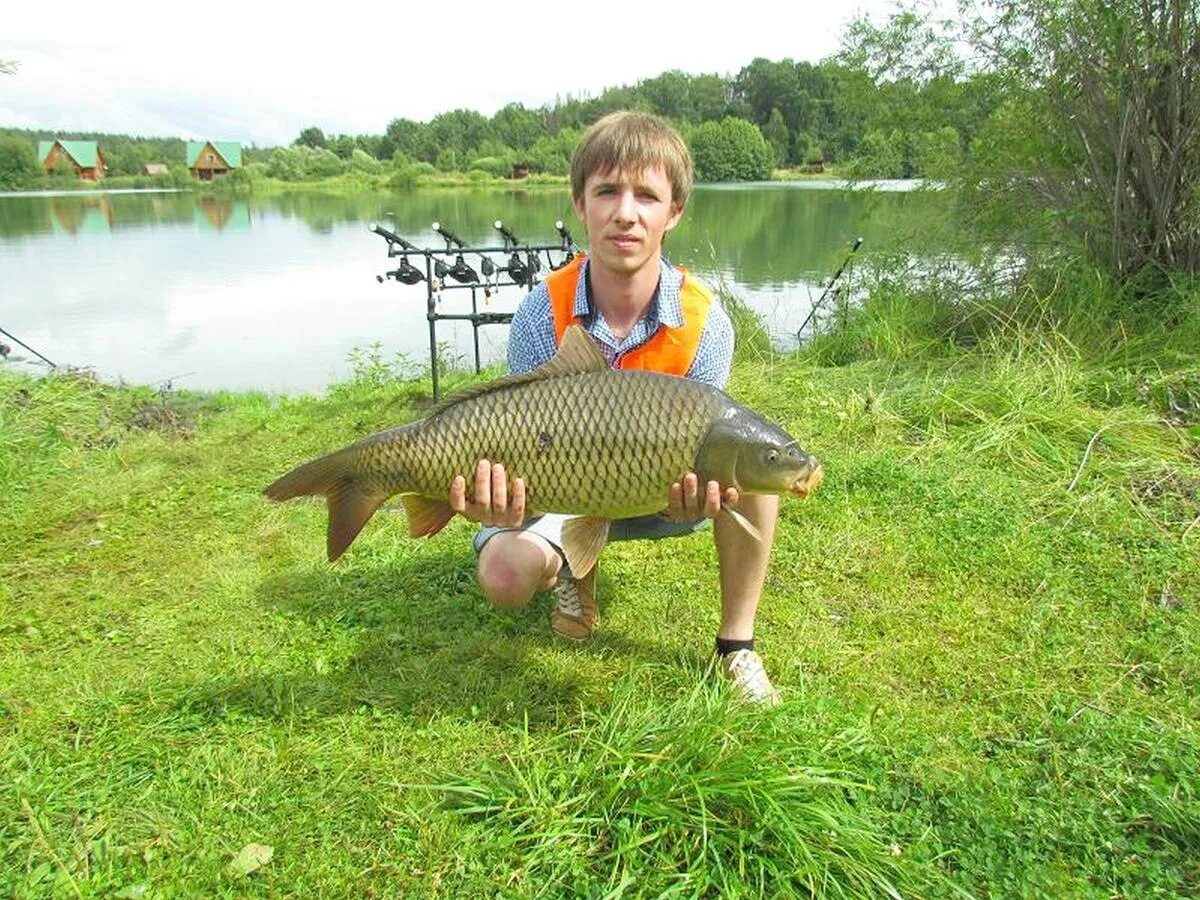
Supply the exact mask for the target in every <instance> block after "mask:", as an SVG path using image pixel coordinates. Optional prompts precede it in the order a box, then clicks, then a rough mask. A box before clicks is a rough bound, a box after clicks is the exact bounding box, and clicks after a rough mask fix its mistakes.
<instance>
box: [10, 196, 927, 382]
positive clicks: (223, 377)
mask: <svg viewBox="0 0 1200 900" xmlns="http://www.w3.org/2000/svg"><path fill="white" fill-rule="evenodd" d="M936 215H939V210H938V199H937V198H936V197H931V196H929V195H926V194H912V193H907V194H906V193H853V194H852V193H847V192H844V191H828V190H825V191H821V190H812V189H795V188H793V187H791V186H782V187H781V186H770V187H767V188H761V187H742V188H734V189H730V188H725V187H722V188H709V187H701V188H699V189H697V191H696V193H695V195H694V199H693V201H692V203H691V205H690V207H689V210H688V214H687V216H686V217H685V219H684V221H683V222H682V223H681V225H680V226H679V228H678V229H676V231H675V232H673V233H672V234H671V236H670V239H669V241H668V248H667V249H668V253H669V254H670V255H671V256H672V258H673V259H674V260H675V261H676V262H679V263H681V264H684V265H686V266H688V267H689V268H690V269H692V270H693V271H696V272H697V273H699V274H700V275H702V276H704V277H706V278H708V279H710V280H723V281H724V282H725V283H726V284H727V285H728V286H729V287H731V288H732V289H734V290H735V291H737V292H738V293H739V294H740V295H741V296H742V297H743V298H745V299H746V300H747V301H748V302H749V303H750V304H751V306H753V307H754V308H755V309H757V310H758V311H759V312H760V313H762V314H763V315H764V316H765V317H766V318H767V320H768V324H769V326H770V328H771V330H772V331H773V332H774V333H775V334H776V335H778V336H779V338H780V341H781V342H786V341H787V340H790V339H791V335H792V334H794V332H795V329H796V327H798V325H799V323H800V322H801V321H802V320H803V318H804V316H805V315H806V313H807V311H808V308H809V305H810V303H811V301H812V300H813V299H815V297H816V296H817V294H819V290H820V288H819V286H820V284H821V283H822V282H823V281H824V280H826V279H827V278H828V277H829V275H830V274H831V272H832V271H833V270H834V269H835V268H836V267H837V264H838V262H839V259H840V255H841V254H842V253H843V252H844V251H845V250H846V249H848V247H849V246H850V245H851V244H852V242H853V240H854V238H855V237H857V236H859V235H862V236H863V237H864V238H865V239H866V246H865V248H864V249H865V250H871V249H874V250H880V249H886V248H888V247H892V246H895V245H896V243H897V241H898V240H899V239H901V238H902V237H903V236H904V235H905V234H907V233H909V232H911V230H912V229H913V228H914V227H915V225H916V223H917V222H918V221H919V220H921V219H922V218H923V217H928V216H936ZM496 219H503V220H504V222H505V223H506V225H508V226H509V227H510V228H511V229H512V230H513V231H515V232H516V234H517V235H518V236H520V237H521V238H522V239H523V240H527V241H530V242H535V243H553V242H555V241H556V240H557V233H556V231H555V229H554V222H555V220H559V219H561V220H563V221H564V222H566V223H567V224H568V227H570V228H572V230H573V231H574V233H575V235H576V238H577V239H579V240H580V241H582V238H583V235H582V232H581V230H580V228H579V226H578V223H577V222H576V220H575V217H574V211H573V210H572V207H571V203H570V197H569V194H568V192H567V190H566V189H565V188H561V189H557V188H556V189H536V188H534V189H528V190H514V191H495V190H437V191H417V192H413V193H408V194H388V193H377V194H361V195H353V196H335V195H328V194H320V193H290V194H286V195H283V196H279V197H272V198H265V199H264V198H257V199H251V200H245V199H241V198H237V199H234V198H228V197H217V196H205V195H195V194H191V193H154V192H139V193H131V194H99V195H96V194H90V195H83V196H56V197H30V196H19V197H0V284H3V285H4V288H5V290H4V301H3V306H2V307H0V327H3V328H5V329H7V330H9V331H11V332H12V333H14V334H16V335H18V336H19V337H20V338H21V339H22V340H24V341H26V342H27V343H29V344H30V345H31V346H34V347H36V348H37V349H39V350H40V351H41V352H43V353H45V354H46V355H47V356H49V357H51V358H52V359H54V360H55V361H57V362H59V363H60V364H73V365H87V366H92V367H94V368H95V369H96V370H97V371H98V372H100V373H101V374H102V375H104V376H106V377H110V378H118V377H120V378H125V379H126V380H129V381H134V382H139V383H157V382H159V381H162V380H165V379H168V378H171V379H173V380H175V382H176V383H177V384H179V385H184V386H188V387H194V388H205V389H208V388H220V387H227V388H261V389H264V390H272V391H288V392H294V391H315V390H320V389H321V388H323V387H324V386H325V385H327V384H328V383H329V382H331V381H333V380H335V379H339V378H344V377H346V375H347V374H348V373H349V371H350V365H349V362H348V358H349V354H350V351H351V350H352V349H354V348H355V347H359V348H365V347H369V346H370V345H372V344H373V343H375V342H378V343H379V344H380V345H381V347H382V351H383V353H384V355H385V356H387V357H392V356H394V355H395V354H397V353H400V354H404V355H406V356H407V357H409V358H410V359H411V360H413V362H414V364H415V365H418V366H419V365H422V364H424V363H425V362H426V361H427V360H428V352H429V351H428V340H429V338H428V331H427V328H426V320H425V301H426V294H425V287H424V285H423V284H417V285H413V286H411V287H410V286H405V285H400V284H397V283H395V282H388V283H386V284H384V285H380V284H378V283H377V282H376V281H375V276H376V275H378V274H380V273H382V272H384V271H385V270H386V269H389V268H394V261H389V260H388V259H387V258H386V253H385V250H386V246H385V244H384V242H383V241H382V240H380V239H379V238H378V237H376V236H374V235H371V234H370V233H368V231H367V224H368V223H369V222H372V221H379V222H382V223H384V224H386V225H387V226H388V227H389V228H391V229H393V230H395V231H396V232H398V233H399V234H401V235H403V236H404V237H405V238H407V239H408V240H410V241H412V242H413V243H415V244H417V245H418V246H441V245H442V242H441V239H440V238H439V237H438V236H437V235H436V234H435V233H434V232H433V231H432V230H431V228H430V224H431V223H432V222H433V221H435V220H437V221H440V222H442V223H444V224H445V225H447V226H449V227H450V228H452V229H453V230H454V231H455V232H457V233H458V234H459V235H460V236H461V237H462V238H463V239H464V240H465V241H467V242H468V243H470V244H476V245H492V246H495V245H497V244H499V242H500V241H499V235H498V234H497V233H496V231H495V229H494V228H493V222H494V221H495V220H496ZM472 262H473V264H474V263H475V262H477V260H473V261H472ZM497 262H498V263H499V262H501V260H499V259H497ZM522 293H523V292H522V291H521V290H519V289H517V288H509V289H505V290H502V291H501V292H500V293H499V294H497V295H496V296H494V297H492V298H490V299H489V300H486V301H485V300H484V298H483V296H482V292H480V295H479V308H480V309H481V310H492V311H511V310H512V309H515V307H516V305H517V303H518V302H519V301H520V299H521V296H522ZM440 309H441V310H442V311H443V312H466V311H468V310H469V309H470V296H469V292H466V291H456V292H447V294H446V295H445V296H444V298H443V299H442V301H441V306H440ZM481 334H482V338H483V339H482V347H483V356H484V357H485V359H487V360H496V359H500V358H502V357H503V353H504V347H505V342H506V339H507V328H506V327H503V326H487V327H485V328H484V329H483V330H482V331H481ZM438 338H439V340H440V341H441V342H442V343H443V344H444V345H445V349H446V352H447V354H448V355H449V356H451V357H458V358H461V359H469V358H470V357H471V355H472V341H471V328H470V326H469V325H466V324H461V323H439V325H438Z"/></svg>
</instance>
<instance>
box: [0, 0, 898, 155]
mask: <svg viewBox="0 0 1200 900" xmlns="http://www.w3.org/2000/svg"><path fill="white" fill-rule="evenodd" d="M893 5H894V4H893V2H892V0H859V2H857V3H849V4H846V5H844V6H843V5H842V4H837V3H820V4H818V3H811V2H810V3H781V2H762V0H735V2H733V3H728V4H724V5H723V6H715V5H714V7H713V10H712V11H710V12H706V13H698V12H697V9H698V8H699V7H700V6H701V4H700V3H698V2H689V3H682V2H676V0H669V2H644V0H643V2H641V3H637V2H610V3H603V4H590V5H589V4H588V3H587V2H575V3H567V2H557V3H549V2H545V0H517V2H508V3H477V2H474V0H457V2H411V0H410V2H405V0H393V2H391V3H386V4H384V3H361V2H354V0H342V2H333V3H331V2H327V0H326V2H322V0H314V2H309V3H303V4H302V3H290V4H277V3H241V4H239V3H230V4H215V3H214V4H192V5H187V4H185V5H180V4H176V3H163V2H156V3H153V4H152V3H147V2H143V0H133V2H121V3H116V4H101V5H100V6H97V5H96V4H94V3H89V4H84V3H81V2H79V0H63V2H57V3H53V4H33V3H12V4H7V6H8V7H9V8H8V9H6V11H5V14H4V23H3V33H2V34H0V60H16V61H17V62H18V63H19V67H18V69H17V71H16V74H14V75H0V126H5V127H15V128H46V129H50V130H58V131H67V130H76V131H97V132H107V133H118V134H131V135H139V136H148V137H149V136H152V137H181V138H191V139H209V140H232V141H241V142H242V143H244V144H256V145H258V146H273V145H279V144H288V143H291V142H292V141H293V140H295V138H296V136H297V135H299V133H300V131H301V130H302V129H303V128H305V127H307V126H309V125H315V126H317V127H318V128H320V129H321V130H322V131H324V132H325V133H326V134H341V133H346V134H382V133H383V131H384V129H385V128H386V127H387V124H388V122H390V121H391V120H392V119H396V118H409V119H415V120H418V121H428V120H429V119H431V118H432V117H433V116H435V115H437V114H438V113H440V112H446V111H449V110H452V109H457V108H467V109H474V110H476V111H478V112H481V113H483V114H485V115H491V114H492V113H494V112H495V111H496V110H497V109H499V108H500V107H502V106H504V105H505V104H507V103H512V102H518V103H523V104H524V105H525V106H527V107H531V108H536V107H539V106H541V105H543V104H546V103H553V102H554V100H555V98H557V97H561V98H566V97H567V96H568V95H572V96H576V97H580V96H596V95H598V94H599V93H600V92H601V91H602V90H603V89H604V88H606V87H612V86H616V85H621V84H630V85H632V84H634V83H636V82H637V81H639V80H641V79H644V78H649V77H653V76H655V75H658V74H661V73H662V72H664V71H667V70H670V69H679V70H682V71H684V72H688V73H693V74H700V73H717V74H720V75H735V74H736V73H737V72H738V71H739V70H740V69H741V68H742V67H743V66H745V65H746V64H748V63H749V62H750V61H751V60H753V59H754V58H756V57H764V58H766V59H771V60H781V59H785V58H790V59H793V60H797V61H799V60H807V61H810V62H817V61H818V60H820V59H822V58H824V57H826V56H829V55H830V54H832V53H834V52H836V50H837V49H838V43H839V38H840V36H841V33H842V30H843V28H844V26H845V24H846V23H847V22H848V21H849V20H850V18H851V17H852V16H853V15H854V14H856V13H867V14H871V15H874V16H876V17H878V16H881V15H883V14H884V13H886V11H888V10H889V9H891V8H892V6H893ZM302 10H303V11H302Z"/></svg>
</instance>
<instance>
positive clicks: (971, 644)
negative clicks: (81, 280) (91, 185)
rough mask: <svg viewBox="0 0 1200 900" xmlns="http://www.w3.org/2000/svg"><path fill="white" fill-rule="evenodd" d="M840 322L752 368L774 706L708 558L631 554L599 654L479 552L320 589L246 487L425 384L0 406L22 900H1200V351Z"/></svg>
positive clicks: (7, 378)
mask: <svg viewBox="0 0 1200 900" xmlns="http://www.w3.org/2000/svg"><path fill="white" fill-rule="evenodd" d="M854 328H858V329H860V330H859V331H857V332H855V334H856V335H857V337H855V338H854V339H853V340H849V339H846V338H844V337H843V338H841V340H842V343H841V344H840V345H838V346H837V347H833V345H832V344H829V343H826V344H824V345H818V346H814V348H813V349H812V350H811V351H810V352H808V353H807V354H805V355H801V356H795V357H790V358H780V357H778V356H776V355H773V354H770V353H757V352H756V353H747V354H743V355H742V357H740V359H739V362H738V364H737V366H736V369H735V375H734V384H735V386H736V388H735V391H734V392H735V393H736V394H737V395H738V396H739V397H740V398H741V399H743V400H744V401H746V402H748V403H750V404H752V405H753V406H755V407H756V408H758V409H760V410H762V411H763V412H764V413H766V414H768V415H770V416H771V417H773V418H775V419H777V420H779V421H781V422H782V423H783V424H785V425H786V426H787V427H788V428H789V429H790V430H792V431H793V433H794V434H796V435H797V436H799V437H800V438H801V440H802V443H804V444H805V446H806V447H807V448H808V449H811V450H813V451H814V452H817V453H819V454H820V455H821V456H822V457H823V458H824V460H825V461H826V466H827V478H826V482H825V484H824V485H823V486H822V488H821V490H820V491H818V492H817V493H816V495H814V496H813V497H812V498H810V499H809V500H808V501H806V502H799V501H794V502H793V501H788V502H786V503H785V504H784V509H783V516H782V522H781V524H780V527H779V533H778V537H777V542H776V548H775V552H774V557H773V563H772V568H771V573H770V576H769V579H768V584H767V588H766V595H765V598H764V601H763V605H762V608H761V610H760V615H759V631H758V637H759V646H760V649H761V650H762V652H763V654H764V658H765V659H766V661H767V665H768V669H769V670H770V671H771V673H772V675H773V676H774V678H775V681H776V683H777V684H779V685H780V686H781V688H782V689H783V691H784V695H785V703H784V705H783V706H782V707H780V708H779V709H777V710H774V711H770V712H762V711H757V710H746V709H742V708H739V707H738V706H736V705H731V704H730V703H729V702H728V698H727V697H726V695H725V692H724V690H723V689H722V686H721V685H719V684H716V683H714V681H713V680H712V679H710V678H706V677H705V661H706V654H707V652H708V650H709V648H710V646H711V641H712V636H713V634H714V632H715V629H716V623H717V599H716V598H717V593H716V572H715V568H714V562H713V560H714V557H713V551H712V547H711V545H710V543H709V541H710V539H709V538H707V537H706V536H705V535H695V536H693V537H689V538H686V539H677V540H674V541H671V542H666V543H662V542H660V543H647V544H641V545H637V544H619V545H614V546H612V547H610V548H609V549H608V550H606V552H605V558H604V564H603V569H602V572H601V576H600V592H601V594H600V602H601V612H602V625H601V629H600V632H599V634H598V635H597V637H596V639H595V640H594V641H593V642H591V643H589V644H587V645H583V646H575V645H567V644H565V643H561V642H557V641H555V640H554V639H552V637H551V635H550V633H549V629H548V625H547V621H546V619H547V614H548V608H547V601H546V598H540V599H538V600H536V601H535V602H534V603H533V604H532V605H531V606H530V608H528V609H527V610H524V611H521V612H518V613H516V614H509V613H503V612H499V611H497V610H494V609H492V608H491V607H490V606H489V605H488V604H487V603H486V601H485V600H484V599H483V598H482V596H481V595H480V593H479V591H478V588H477V587H476V585H475V583H474V578H473V573H472V555H471V552H470V548H469V537H470V534H471V529H470V527H469V526H468V525H466V524H465V523H461V522H455V523H452V525H451V526H450V527H449V528H448V529H447V530H446V531H445V532H443V534H441V535H439V536H437V537H435V538H433V539H430V540H422V541H412V540H409V539H408V538H406V537H405V536H404V530H403V527H402V523H401V522H400V521H399V520H398V519H397V518H396V516H395V515H393V514H390V513H381V514H380V515H379V516H377V517H376V519H375V520H373V521H372V522H371V523H370V525H368V527H367V529H366V531H365V532H364V533H363V535H362V536H361V537H360V538H359V539H358V540H357V541H356V542H355V544H354V546H353V547H352V548H351V550H350V551H349V553H348V554H347V556H346V557H345V559H344V560H343V561H342V562H340V563H339V564H337V565H334V566H330V565H328V564H327V563H326V562H325V561H324V559H323V550H322V548H323V546H324V528H325V514H324V510H323V508H322V507H321V506H320V505H319V504H316V503H291V504H285V505H282V506H274V505H271V504H269V503H268V502H267V501H265V500H264V499H263V498H262V497H261V495H260V491H261V488H262V486H263V485H265V484H266V483H268V482H269V481H270V480H271V479H272V478H274V477H275V476H276V475H278V474H279V473H280V472H282V471H284V470H285V469H286V468H288V467H290V466H291V465H292V464H294V463H295V462H296V461H298V460H301V459H304V458H306V457H309V456H310V455H313V454H316V453H318V452H320V451H322V450H325V449H328V448H331V447H334V446H339V445H341V444H343V443H344V442H346V441H347V440H349V439H351V438H353V437H355V436H358V435H360V434H363V433H366V432H369V431H372V430H376V429H379V428H381V427H384V426H388V425H393V424H396V423H398V422H401V421H404V420H406V419H407V418H409V417H411V416H412V415H413V413H412V409H414V408H417V407H419V406H420V405H421V404H422V403H423V402H424V400H425V396H424V391H425V389H424V388H423V387H422V385H421V384H419V383H397V382H393V381H390V380H389V379H387V378H386V377H383V375H382V374H381V372H379V371H376V370H375V369H371V370H370V371H367V369H364V377H362V378H360V379H359V380H358V381H357V382H355V383H352V384H348V385H342V386H339V387H338V388H337V389H335V390H333V391H331V392H330V394H329V396H328V397H327V398H325V399H313V398H297V399H286V400H283V399H278V398H268V397H264V396H257V395H214V396H204V397H200V396H190V395H170V396H166V397H164V396H160V395H157V394H155V393H153V392H151V391H148V390H136V389H128V388H121V389H118V388H113V387H109V386H105V385H102V384H98V383H96V382H94V381H92V380H90V379H88V378H87V377H84V376H69V377H56V378H47V379H42V380H38V381H33V380H29V379H24V378H19V377H16V376H14V375H11V374H5V373H3V370H0V496H2V497H3V501H2V502H0V894H2V895H5V896H9V895H11V896H17V897H26V896H34V897H40V896H67V897H71V896H125V897H140V896H145V897H158V896H178V895H183V896H213V895H217V896H239V897H240V896H248V895H249V896H257V895H263V896H267V895H285V896H303V897H309V896H328V895H334V896H345V895H353V896H363V895H367V896H377V895H382V896H398V895H402V894H403V895H409V894H411V895H415V896H448V897H457V896H479V895H504V896H564V895H588V896H621V895H626V896H658V895H671V896H675V895H678V896H737V895H760V894H767V895H776V896H788V895H794V894H801V895H803V894H806V893H812V894H815V895H819V896H848V897H850V896H882V895H886V894H888V893H891V892H895V893H898V894H900V895H902V896H931V897H942V896H947V897H950V896H962V895H964V894H966V895H975V896H1094V897H1110V896H1114V895H1121V896H1142V895H1148V894H1160V895H1163V896H1178V895H1189V894H1191V895H1195V894H1196V893H1197V892H1198V891H1200V862H1198V861H1200V735H1198V733H1197V724H1196V723H1197V722H1198V721H1200V524H1198V520H1200V449H1198V448H1200V356H1198V355H1197V354H1196V353H1195V352H1194V351H1189V350H1187V349H1186V345H1184V344H1182V343H1180V344H1176V345H1173V346H1172V347H1168V346H1167V345H1165V344H1163V343H1162V342H1161V341H1160V342H1159V343H1158V344H1156V345H1154V347H1150V346H1148V345H1141V344H1137V343H1136V340H1137V339H1133V338H1130V339H1129V341H1127V342H1126V343H1125V344H1112V345H1111V346H1107V347H1104V348H1102V351H1101V352H1086V353H1085V352H1083V351H1082V350H1079V349H1078V347H1077V346H1076V345H1075V344H1072V343H1071V342H1070V341H1068V340H1066V339H1065V338H1064V337H1063V336H1062V334H1061V333H1057V332H1055V331H1054V330H1053V329H1050V330H1046V329H1041V330H1038V329H1029V328H1025V327H1023V326H1022V327H1021V328H1015V327H1014V330H1011V331H1009V332H1007V333H1006V334H1005V335H1004V337H1003V339H1001V338H1000V337H997V336H995V335H991V336H989V335H982V336H980V337H979V338H978V339H977V340H975V341H974V342H973V344H974V345H973V347H972V348H971V349H969V350H959V349H955V347H956V345H957V344H958V343H960V342H959V341H957V340H955V339H953V335H952V336H951V338H950V339H935V340H932V341H926V342H925V343H921V344H920V346H919V347H918V346H917V344H916V343H914V342H916V341H917V339H918V338H919V337H920V334H919V331H920V330H919V329H917V328H915V327H913V326H911V323H908V324H905V323H904V322H902V321H899V320H897V319H896V318H895V317H893V320H892V322H891V325H890V326H888V327H887V328H885V327H884V317H882V316H879V317H877V318H876V319H875V320H874V322H873V323H871V324H869V326H868V325H862V324H861V323H859V324H855V325H854ZM888 335H890V336H891V337H890V338H888V339H889V340H894V341H895V344H894V345H893V346H894V347H895V348H896V350H897V352H891V351H888V349H887V347H888V346H889V345H887V343H886V341H885V340H884V338H885V337H887V336H888ZM905 335H908V337H905ZM897 336H899V337H897ZM910 339H911V340H910ZM870 341H874V342H875V343H874V344H873V345H872V348H873V349H872V350H871V352H869V353H867V352H864V351H863V347H864V346H865V345H866V344H867V343H870ZM905 342H908V343H907V344H905ZM902 346H907V347H908V348H909V350H910V351H911V352H900V349H899V348H901V347H902ZM831 348H833V349H831ZM913 348H916V349H913ZM835 351H836V353H835ZM829 354H834V355H839V357H840V358H839V359H836V360H830V359H829V358H828V355H829ZM833 363H837V364H833ZM368 368H369V367H368ZM251 843H256V844H263V845H267V846H270V847H272V848H273V850H274V853H273V857H272V858H271V860H270V861H269V862H268V863H266V864H265V865H264V866H262V867H261V868H260V869H259V870H258V871H255V872H254V873H252V874H249V875H244V876H243V875H239V874H236V873H235V872H234V871H233V870H231V869H230V868H229V866H230V863H231V862H232V861H233V860H234V858H235V856H236V855H237V854H238V852H239V851H240V850H241V849H242V848H243V847H245V846H246V845H248V844H251Z"/></svg>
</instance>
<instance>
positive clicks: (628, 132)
mask: <svg viewBox="0 0 1200 900" xmlns="http://www.w3.org/2000/svg"><path fill="white" fill-rule="evenodd" d="M655 166H662V167H663V171H664V172H666V175H667V180H668V181H670V182H671V202H672V203H675V204H677V205H678V206H679V208H680V209H682V208H683V207H684V206H686V205H687V201H688V197H690V196H691V193H692V180H693V174H692V154H691V153H690V152H688V148H687V144H685V143H684V142H683V138H682V137H680V136H679V132H678V131H676V130H675V129H674V127H672V125H671V123H670V122H668V121H667V120H666V119H660V118H659V117H658V116H652V115H650V114H649V113H640V112H629V111H621V112H614V113H609V114H608V115H607V116H605V117H604V118H603V119H600V120H599V121H598V122H596V123H594V124H593V125H592V126H591V127H590V128H588V130H587V131H585V132H584V133H583V139H582V140H581V141H580V142H579V146H578V147H576V148H575V154H574V155H573V156H572V157H571V196H572V197H574V198H575V199H576V200H579V199H580V198H582V197H583V185H584V182H586V181H587V180H588V176H589V175H592V174H593V173H595V172H611V171H613V170H614V169H626V170H633V171H635V172H640V171H642V170H643V169H650V168H654V167H655Z"/></svg>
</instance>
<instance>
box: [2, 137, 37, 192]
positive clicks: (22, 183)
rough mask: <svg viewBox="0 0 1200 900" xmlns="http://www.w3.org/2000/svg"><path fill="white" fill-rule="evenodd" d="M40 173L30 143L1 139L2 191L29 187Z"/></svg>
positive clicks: (18, 139) (14, 139)
mask: <svg viewBox="0 0 1200 900" xmlns="http://www.w3.org/2000/svg"><path fill="white" fill-rule="evenodd" d="M39 173H40V169H39V167H38V163H37V156H36V155H35V154H34V152H33V147H32V146H30V143H29V141H24V140H21V139H20V138H0V190H6V191H13V190H17V189H19V188H23V187H28V186H29V185H30V184H31V183H32V182H33V180H34V179H35V178H37V176H38V174H39Z"/></svg>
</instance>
